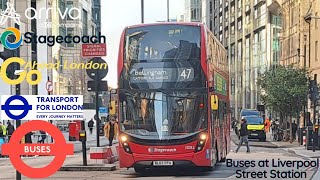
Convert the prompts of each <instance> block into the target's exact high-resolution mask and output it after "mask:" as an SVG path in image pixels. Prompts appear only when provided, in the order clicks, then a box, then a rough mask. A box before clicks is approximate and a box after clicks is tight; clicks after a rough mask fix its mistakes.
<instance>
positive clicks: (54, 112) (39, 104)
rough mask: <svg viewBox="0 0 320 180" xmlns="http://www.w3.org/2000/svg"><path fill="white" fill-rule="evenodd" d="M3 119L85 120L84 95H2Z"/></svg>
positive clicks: (0, 107)
mask: <svg viewBox="0 0 320 180" xmlns="http://www.w3.org/2000/svg"><path fill="white" fill-rule="evenodd" d="M0 109H1V119H2V120H68V121H71V120H83V96H79V95H25V96H19V95H14V96H9V95H2V96H1V106H0Z"/></svg>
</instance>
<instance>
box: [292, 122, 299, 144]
mask: <svg viewBox="0 0 320 180" xmlns="http://www.w3.org/2000/svg"><path fill="white" fill-rule="evenodd" d="M297 130H298V125H297V124H296V121H293V123H292V138H293V140H295V139H296V134H297Z"/></svg>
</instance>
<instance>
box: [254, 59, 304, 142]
mask: <svg viewBox="0 0 320 180" xmlns="http://www.w3.org/2000/svg"><path fill="white" fill-rule="evenodd" d="M308 78H309V72H307V71H306V70H305V69H300V68H296V67H294V66H292V65H290V66H288V67H285V66H277V67H276V68H274V69H271V70H269V71H266V72H265V73H264V74H262V76H261V78H259V79H258V85H260V88H261V89H262V90H264V92H265V94H263V95H261V100H262V101H263V102H264V104H265V105H266V106H267V108H268V109H271V110H273V111H274V112H277V113H280V115H281V116H282V117H290V142H292V117H293V116H296V117H298V116H299V114H300V112H301V110H302V107H303V106H304V105H305V104H306V103H307V99H306V97H307V95H308V91H309V88H308ZM281 121H282V120H281Z"/></svg>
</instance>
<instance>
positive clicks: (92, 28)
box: [91, 26, 96, 36]
mask: <svg viewBox="0 0 320 180" xmlns="http://www.w3.org/2000/svg"><path fill="white" fill-rule="evenodd" d="M91 34H92V35H93V36H95V35H96V28H94V26H91Z"/></svg>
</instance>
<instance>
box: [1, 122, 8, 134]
mask: <svg viewBox="0 0 320 180" xmlns="http://www.w3.org/2000/svg"><path fill="white" fill-rule="evenodd" d="M6 135H7V129H6V127H5V126H4V125H3V124H2V122H0V138H4V137H5V136H6Z"/></svg>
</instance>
